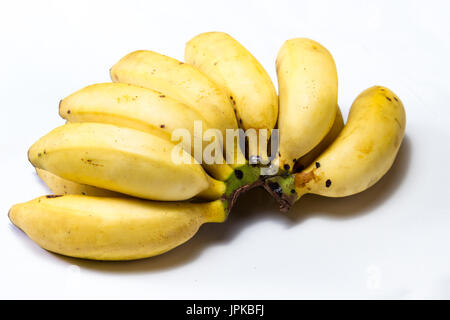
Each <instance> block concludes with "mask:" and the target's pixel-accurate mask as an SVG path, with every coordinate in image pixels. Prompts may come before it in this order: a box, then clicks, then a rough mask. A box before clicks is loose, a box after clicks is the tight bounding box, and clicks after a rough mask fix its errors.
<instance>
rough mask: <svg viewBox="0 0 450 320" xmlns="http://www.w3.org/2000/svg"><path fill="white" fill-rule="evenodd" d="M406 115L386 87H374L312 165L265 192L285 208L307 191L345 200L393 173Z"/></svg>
mask: <svg viewBox="0 0 450 320" xmlns="http://www.w3.org/2000/svg"><path fill="white" fill-rule="evenodd" d="M405 126H406V115H405V109H404V107H403V104H402V102H401V101H400V99H399V98H398V97H397V96H396V95H395V94H394V93H393V92H392V91H391V90H389V89H388V88H385V87H381V86H374V87H371V88H369V89H367V90H365V91H363V92H362V93H361V94H360V95H359V96H358V97H357V98H356V100H355V101H354V102H353V105H352V107H351V109H350V114H349V117H348V121H347V124H346V125H345V127H344V129H343V130H342V131H341V133H340V134H339V136H338V137H337V138H336V140H335V141H334V142H333V143H332V144H331V145H330V146H329V147H328V149H327V150H326V151H325V152H324V153H323V154H322V155H320V156H319V157H318V158H317V159H316V160H315V162H314V163H312V164H311V165H310V166H309V167H308V168H306V169H305V170H303V171H302V172H300V173H297V174H294V175H290V176H288V177H287V178H283V177H276V178H271V179H268V180H267V181H266V185H265V187H266V189H267V190H269V191H270V192H271V193H272V194H274V195H275V196H276V197H277V198H278V200H279V201H280V205H281V208H282V209H287V208H288V207H289V206H290V205H291V204H292V203H293V202H295V201H297V200H298V199H299V198H300V197H301V196H302V195H304V194H306V193H314V194H319V195H323V196H327V197H345V196H349V195H352V194H355V193H358V192H361V191H363V190H365V189H367V188H369V187H371V186H372V185H373V184H375V183H376V182H377V181H378V180H380V179H381V177H382V176H383V175H384V174H385V173H386V172H387V171H388V170H389V168H390V167H391V166H392V163H393V162H394V160H395V157H396V155H397V152H398V149H399V147H400V144H401V142H402V139H403V136H404V133H405Z"/></svg>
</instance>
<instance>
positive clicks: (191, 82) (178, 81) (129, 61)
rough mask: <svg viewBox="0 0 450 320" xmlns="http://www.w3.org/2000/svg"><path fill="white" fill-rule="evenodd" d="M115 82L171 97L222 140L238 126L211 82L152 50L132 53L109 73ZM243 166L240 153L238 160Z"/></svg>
mask: <svg viewBox="0 0 450 320" xmlns="http://www.w3.org/2000/svg"><path fill="white" fill-rule="evenodd" d="M110 74H111V79H112V80H113V81H114V82H122V83H129V84H134V85H137V86H142V87H145V88H149V89H153V90H156V91H158V92H161V93H162V94H163V95H167V96H170V97H172V98H174V99H176V100H178V101H180V102H182V103H184V104H186V105H188V106H190V107H191V108H192V109H194V110H196V111H197V112H198V113H199V114H201V115H202V116H203V118H204V119H205V120H206V121H208V125H209V127H210V128H214V129H218V130H220V132H221V133H222V135H223V137H225V134H226V129H237V128H238V124H237V120H236V116H235V114H234V111H233V106H232V104H231V101H230V100H229V98H228V96H227V95H226V93H225V92H223V91H222V90H221V89H220V88H219V87H218V86H217V85H216V84H215V83H214V82H213V81H212V80H210V79H209V78H208V77H207V76H206V75H204V74H203V73H202V72H200V71H199V70H198V69H196V68H194V67H193V66H191V65H189V64H185V63H183V62H181V61H178V60H176V59H173V58H170V57H168V56H165V55H162V54H159V53H156V52H153V51H145V50H141V51H135V52H132V53H130V54H128V55H126V56H125V57H123V58H122V59H121V60H120V61H119V62H117V63H116V64H115V65H114V66H113V67H112V68H111V70H110ZM237 160H238V161H239V163H240V164H243V163H245V157H243V155H242V154H240V155H239V158H238V159H237Z"/></svg>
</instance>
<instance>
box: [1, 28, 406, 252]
mask: <svg viewBox="0 0 450 320" xmlns="http://www.w3.org/2000/svg"><path fill="white" fill-rule="evenodd" d="M276 67H277V76H278V85H279V98H278V96H277V93H276V90H275V87H274V85H273V83H272V81H271V80H270V77H269V76H268V74H267V72H266V71H265V70H264V68H263V67H262V66H261V64H260V63H259V62H258V61H257V60H256V59H255V57H254V56H253V55H252V54H251V53H250V52H249V51H247V50H246V49H245V48H244V47H243V46H242V45H241V44H240V43H239V42H237V41H236V40H235V39H233V38H232V37H231V36H229V35H228V34H225V33H222V32H209V33H203V34H200V35H198V36H196V37H194V38H193V39H192V40H190V41H189V42H188V43H187V45H186V50H185V62H181V61H178V60H175V59H173V58H170V57H167V56H164V55H161V54H158V53H155V52H152V51H135V52H132V53H130V54H128V55H127V56H125V57H123V58H122V59H121V60H120V61H119V62H117V63H116V64H115V65H114V66H113V67H112V68H111V69H110V74H111V79H112V81H113V82H111V83H101V84H94V85H90V86H88V87H85V88H83V89H81V90H79V91H77V92H75V93H73V94H71V95H70V96H68V97H67V98H65V99H63V100H62V101H61V102H60V105H59V114H60V116H61V117H62V118H63V119H65V120H67V122H66V124H64V125H62V126H60V127H58V128H56V129H54V130H53V131H51V132H50V133H48V134H47V135H45V136H44V137H42V138H41V139H39V140H38V141H37V142H36V143H35V144H34V145H33V146H32V147H31V148H30V149H29V152H28V158H29V160H30V162H31V163H32V164H33V166H34V167H35V168H36V170H37V173H38V175H39V176H40V177H41V178H42V180H43V181H44V182H45V183H46V184H47V185H48V187H49V188H50V189H51V191H52V192H53V193H54V194H53V195H47V196H43V197H39V198H37V199H34V200H31V201H29V202H26V203H22V204H17V205H14V206H13V207H12V208H11V210H10V212H9V217H10V219H11V221H12V222H13V223H14V224H15V225H16V226H17V227H19V228H20V229H22V230H23V231H24V232H25V233H26V234H27V235H28V236H29V237H30V238H31V239H33V240H34V241H35V242H37V243H38V244H39V245H40V246H41V247H43V248H45V249H47V250H49V251H52V252H56V253H60V254H63V255H68V256H72V257H79V258H87V259H96V260H131V259H139V258H146V257H150V256H154V255H158V254H161V253H164V252H166V251H168V250H171V249H173V248H174V247H176V246H178V245H180V244H182V243H184V242H185V241H187V240H188V239H190V238H191V237H192V236H193V235H194V234H195V233H196V232H197V230H198V229H199V227H200V226H201V225H202V224H204V223H207V222H223V221H225V220H226V218H227V215H228V213H229V212H230V210H231V208H232V206H233V204H234V203H235V201H236V199H237V197H238V196H239V194H241V193H242V192H243V191H245V190H248V189H250V188H252V187H256V186H263V187H264V188H265V189H266V190H268V192H269V193H270V194H271V195H272V196H274V197H275V199H276V200H278V201H279V203H280V208H281V209H282V210H288V209H289V208H290V206H292V205H293V203H294V202H295V201H297V200H298V199H299V198H300V197H301V196H302V195H303V194H305V193H316V194H320V195H324V196H329V197H342V196H348V195H351V194H355V193H358V192H360V191H363V190H365V189H367V188H368V187H370V186H371V185H373V184H374V183H376V182H377V181H378V180H379V179H380V178H381V177H382V176H383V175H384V174H385V173H386V172H387V171H388V170H389V168H390V167H391V165H392V163H393V161H394V159H395V157H396V154H397V151H398V149H399V147H400V144H401V141H402V139H403V135H404V131H405V121H406V119H405V111H404V108H403V105H402V103H401V101H400V99H399V98H398V97H397V96H396V95H395V94H394V93H393V92H391V91H390V90H389V89H387V88H384V87H380V86H375V87H372V88H369V89H367V90H365V91H364V92H362V93H361V94H360V95H359V96H358V97H357V98H356V100H355V101H354V103H353V105H352V107H351V110H350V114H349V117H348V121H347V124H346V125H345V126H344V121H343V118H342V114H341V112H340V110H339V107H338V105H337V88H338V80H337V71H336V66H335V63H334V60H333V58H332V56H331V54H330V53H329V52H328V51H327V49H325V48H324V47H323V46H322V45H320V44H319V43H317V42H315V41H312V40H309V39H304V38H297V39H292V40H288V41H286V42H285V43H284V45H283V46H282V48H281V49H280V51H279V54H278V57H277V61H276ZM196 123H200V124H201V125H200V129H199V128H198V126H196V125H195V124H196ZM276 127H277V129H278V130H279V146H278V151H277V152H276V153H275V156H274V157H272V158H271V160H272V161H271V163H270V164H267V162H264V161H263V160H266V159H268V158H267V157H268V156H267V148H266V146H267V142H268V140H270V139H271V134H270V133H271V130H272V129H274V128H276ZM239 128H241V129H243V130H255V131H256V133H257V134H259V135H258V139H256V140H248V141H247V148H245V149H248V150H247V151H246V150H245V149H244V148H242V144H240V145H239V144H237V143H235V144H232V145H233V147H230V145H229V144H228V143H224V141H223V138H222V137H224V136H226V137H227V140H228V138H229V136H228V134H229V129H232V130H236V129H239ZM180 129H183V130H185V132H187V133H188V134H189V136H190V139H188V140H184V139H182V142H181V143H179V144H175V142H174V141H173V138H174V135H176V134H177V132H179V131H178V130H180ZM210 129H214V130H215V131H214V130H213V131H211V130H210ZM211 132H215V133H216V134H210V135H208V133H211ZM217 133H218V134H217ZM261 133H265V134H261ZM205 137H209V138H205ZM272 137H273V136H272ZM208 139H209V141H213V143H212V145H214V146H215V148H214V152H212V153H211V154H212V155H213V158H214V161H206V160H205V161H202V156H203V155H204V154H205V152H206V151H208V150H207V149H208V148H209V147H210V145H208V146H206V147H205V146H204V142H205V140H208ZM233 139H234V137H233ZM227 142H228V141H227ZM198 144H200V149H199V150H200V152H198V150H197V149H196V148H195V147H194V146H195V145H198ZM264 148H266V149H265V150H264ZM209 151H211V150H209ZM174 154H178V155H180V156H181V158H182V159H184V161H181V162H177V161H174V159H173V155H174ZM255 157H256V159H260V163H259V165H257V164H255V163H254V161H253V159H255ZM225 159H226V160H225ZM249 160H250V161H249ZM264 166H265V167H267V166H271V167H276V168H279V170H278V172H279V174H278V175H273V176H267V175H261V174H260V172H261V171H260V167H264Z"/></svg>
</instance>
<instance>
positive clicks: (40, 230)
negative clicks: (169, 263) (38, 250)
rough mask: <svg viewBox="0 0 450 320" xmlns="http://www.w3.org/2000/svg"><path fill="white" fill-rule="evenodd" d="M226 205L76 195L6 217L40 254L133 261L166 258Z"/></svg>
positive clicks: (42, 201) (29, 205)
mask: <svg viewBox="0 0 450 320" xmlns="http://www.w3.org/2000/svg"><path fill="white" fill-rule="evenodd" d="M226 206H227V204H226V203H225V202H222V201H221V200H216V201H213V202H207V203H187V202H153V201H146V200H138V199H133V198H105V197H90V196H79V195H66V196H43V197H40V198H37V199H34V200H31V201H29V202H26V203H21V204H16V205H14V206H13V207H12V208H11V210H10V211H9V214H8V215H9V218H10V220H11V221H12V223H13V224H14V225H16V226H17V227H18V228H20V229H21V230H23V231H24V232H25V233H26V234H27V235H28V236H29V237H30V238H31V239H32V240H33V241H35V242H36V243H37V244H38V245H40V246H41V247H42V248H44V249H46V250H49V251H52V252H55V253H59V254H62V255H66V256H71V257H77V258H85V259H94V260H133V259H141V258H147V257H151V256H155V255H158V254H162V253H164V252H167V251H169V250H171V249H173V248H175V247H177V246H179V245H180V244H182V243H184V242H186V241H187V240H189V239H190V238H191V237H192V236H194V234H195V233H196V232H197V230H198V229H199V227H200V226H201V225H202V224H204V223H206V222H223V221H224V220H225V219H226V217H227V208H226Z"/></svg>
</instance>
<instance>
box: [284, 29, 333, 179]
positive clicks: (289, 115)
mask: <svg viewBox="0 0 450 320" xmlns="http://www.w3.org/2000/svg"><path fill="white" fill-rule="evenodd" d="M276 66H277V75H278V87H279V94H280V114H279V119H278V129H279V130H280V132H279V134H280V146H279V159H276V160H278V161H276V162H275V163H277V165H278V167H280V168H282V169H283V170H285V171H291V170H292V167H293V165H294V163H295V160H296V159H299V158H300V157H302V156H304V155H305V154H306V153H308V152H309V151H311V150H312V149H313V148H314V147H315V146H316V145H317V144H318V143H319V142H320V141H321V140H322V139H323V138H324V137H325V135H326V134H327V133H328V132H329V131H330V128H331V127H332V125H333V121H334V118H335V116H336V109H337V89H338V79H337V71H336V65H335V63H334V60H333V57H332V56H331V54H330V53H329V52H328V50H327V49H325V48H324V47H323V46H322V45H320V44H319V43H317V42H315V41H313V40H310V39H303V38H296V39H291V40H288V41H286V42H285V43H284V44H283V46H282V47H281V49H280V51H279V53H278V57H277V61H276Z"/></svg>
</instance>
